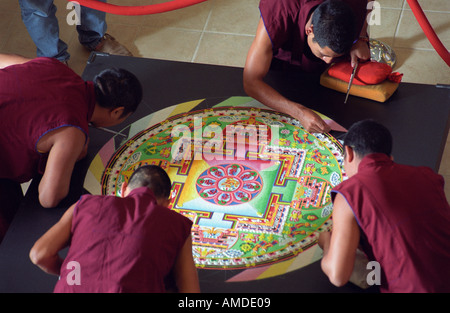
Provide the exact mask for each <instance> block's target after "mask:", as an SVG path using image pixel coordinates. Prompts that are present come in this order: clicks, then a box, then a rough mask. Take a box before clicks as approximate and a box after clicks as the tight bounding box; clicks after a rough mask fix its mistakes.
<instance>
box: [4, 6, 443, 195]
mask: <svg viewBox="0 0 450 313" xmlns="http://www.w3.org/2000/svg"><path fill="white" fill-rule="evenodd" d="M167 1H169V0H146V1H143V0H114V1H110V3H113V4H120V5H142V4H153V3H160V2H167ZM55 3H56V5H57V7H58V9H59V10H58V12H57V16H58V18H59V22H60V23H59V24H60V37H61V39H63V40H64V41H66V42H67V43H68V44H69V52H70V53H71V55H72V57H71V60H70V63H69V64H70V66H71V67H72V68H73V69H74V70H75V71H76V72H77V73H79V74H81V73H82V72H83V69H84V66H85V64H86V60H87V57H88V55H89V53H88V52H87V51H85V50H84V48H83V47H81V46H80V45H79V43H78V40H77V34H76V31H75V26H70V25H68V24H67V22H66V18H67V15H68V14H69V12H70V10H69V9H66V5H67V1H65V0H55ZM258 3H259V0H208V1H205V2H203V3H201V4H197V5H195V6H192V7H189V8H185V9H182V10H177V11H172V12H168V13H163V14H158V15H147V16H134V17H133V16H120V15H108V17H107V22H108V32H109V33H110V34H112V35H113V36H115V37H116V38H117V39H118V40H119V41H120V42H122V43H124V44H126V45H127V47H128V48H129V49H130V50H131V51H132V52H133V54H134V55H135V56H138V57H148V58H158V59H167V60H176V61H187V62H195V63H208V64H219V65H229V66H237V67H243V66H244V63H245V58H246V54H247V51H248V48H249V47H250V44H251V42H252V40H253V36H254V33H255V30H256V25H257V22H258V19H259V10H258ZM377 3H378V4H379V5H380V6H381V9H380V10H379V11H377V13H376V14H379V21H380V24H379V25H372V26H371V27H370V35H371V37H373V38H376V39H379V40H381V41H384V42H386V43H387V44H390V45H391V46H392V47H393V48H394V50H395V52H396V54H397V59H398V61H397V66H396V68H395V71H398V72H401V73H403V74H404V76H403V81H404V82H416V83H423V84H437V83H441V84H450V68H449V67H448V66H447V65H446V63H445V62H444V61H443V60H442V59H441V58H440V57H439V55H438V54H437V53H436V52H435V50H434V49H433V47H432V46H431V45H430V43H429V41H428V40H427V38H426V36H425V35H424V33H423V31H422V30H421V28H420V26H419V24H418V23H417V21H416V20H415V18H414V15H413V14H412V11H411V9H410V7H409V6H408V3H407V1H406V0H379V1H378V2H377ZM419 3H420V4H421V6H422V8H423V9H424V11H425V14H426V16H427V17H428V19H429V21H430V23H431V25H432V26H433V28H434V29H435V31H436V33H437V34H438V36H439V37H440V39H441V41H442V42H443V43H444V45H445V46H446V47H447V48H450V1H449V0H420V1H419ZM373 20H374V21H375V20H376V19H375V16H374V19H373ZM0 53H17V54H21V55H24V56H27V57H34V56H35V46H34V44H33V42H32V40H31V39H30V37H29V35H28V33H27V30H26V29H25V27H24V25H23V23H22V21H21V18H20V9H19V5H18V0H1V1H0ZM424 105H425V104H424ZM442 160H443V161H442V163H441V167H440V171H439V172H440V173H441V174H443V175H444V177H445V179H446V182H447V184H446V185H447V186H446V193H447V198H448V199H450V138H448V139H447V145H446V149H445V152H444V155H443V159H442Z"/></svg>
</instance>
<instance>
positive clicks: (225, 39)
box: [194, 33, 253, 67]
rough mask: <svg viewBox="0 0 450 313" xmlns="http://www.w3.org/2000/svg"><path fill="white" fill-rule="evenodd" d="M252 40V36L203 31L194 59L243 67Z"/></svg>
mask: <svg viewBox="0 0 450 313" xmlns="http://www.w3.org/2000/svg"><path fill="white" fill-rule="evenodd" d="M252 42H253V37H252V36H241V35H228V34H219V33H205V34H204V35H203V38H202V40H201V42H200V46H199V49H198V52H197V55H196V57H195V59H194V61H195V62H197V63H207V64H219V65H226V66H237V67H243V66H244V64H245V59H246V56H247V52H248V49H249V48H250V45H251V44H252Z"/></svg>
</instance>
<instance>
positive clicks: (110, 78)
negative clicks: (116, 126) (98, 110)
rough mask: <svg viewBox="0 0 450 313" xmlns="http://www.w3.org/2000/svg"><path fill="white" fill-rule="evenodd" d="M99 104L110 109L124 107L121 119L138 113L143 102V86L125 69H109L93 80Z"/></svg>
mask: <svg viewBox="0 0 450 313" xmlns="http://www.w3.org/2000/svg"><path fill="white" fill-rule="evenodd" d="M93 82H94V88H95V97H96V100H97V103H98V104H99V105H100V106H101V107H103V108H108V109H115V108H118V107H124V111H123V114H122V116H121V117H123V116H126V115H128V114H129V113H132V112H134V111H136V109H137V107H138V105H139V103H140V102H141V101H142V86H141V83H140V82H139V80H138V79H137V77H136V76H135V75H134V74H133V73H131V72H129V71H127V70H124V69H118V68H109V69H106V70H103V71H102V72H100V73H99V74H98V75H97V76H95V77H94V79H93Z"/></svg>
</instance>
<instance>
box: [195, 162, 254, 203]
mask: <svg viewBox="0 0 450 313" xmlns="http://www.w3.org/2000/svg"><path fill="white" fill-rule="evenodd" d="M261 189H262V181H261V177H260V176H259V174H258V172H257V171H255V170H253V169H251V168H249V167H247V166H244V165H239V164H223V165H218V166H213V167H211V168H209V169H207V170H206V171H204V172H203V173H202V174H200V176H199V178H198V179H197V192H198V194H199V195H200V197H202V198H203V199H205V200H206V201H209V202H211V203H214V204H219V205H236V204H242V203H245V202H248V201H250V200H251V199H253V198H254V197H256V196H257V195H258V194H259V193H260V192H261Z"/></svg>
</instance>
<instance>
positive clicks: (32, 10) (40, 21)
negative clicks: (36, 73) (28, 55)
mask: <svg viewBox="0 0 450 313" xmlns="http://www.w3.org/2000/svg"><path fill="white" fill-rule="evenodd" d="M19 4H20V8H21V12H22V21H23V23H24V24H25V27H26V28H27V30H28V33H29V34H30V36H31V39H32V40H33V42H34V44H35V45H36V48H37V52H36V55H37V56H38V57H50V58H57V59H58V60H60V61H67V60H68V59H69V57H70V55H69V53H68V52H67V44H66V43H65V42H64V41H62V40H60V39H59V25H58V19H57V18H56V16H55V13H56V6H55V5H54V4H53V0H19Z"/></svg>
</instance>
